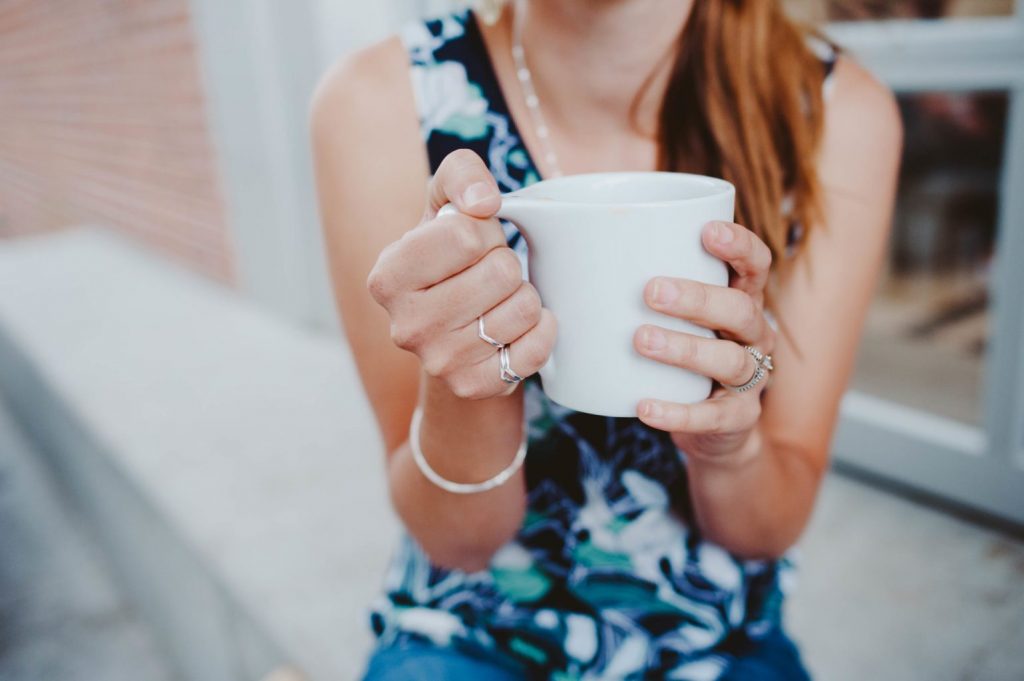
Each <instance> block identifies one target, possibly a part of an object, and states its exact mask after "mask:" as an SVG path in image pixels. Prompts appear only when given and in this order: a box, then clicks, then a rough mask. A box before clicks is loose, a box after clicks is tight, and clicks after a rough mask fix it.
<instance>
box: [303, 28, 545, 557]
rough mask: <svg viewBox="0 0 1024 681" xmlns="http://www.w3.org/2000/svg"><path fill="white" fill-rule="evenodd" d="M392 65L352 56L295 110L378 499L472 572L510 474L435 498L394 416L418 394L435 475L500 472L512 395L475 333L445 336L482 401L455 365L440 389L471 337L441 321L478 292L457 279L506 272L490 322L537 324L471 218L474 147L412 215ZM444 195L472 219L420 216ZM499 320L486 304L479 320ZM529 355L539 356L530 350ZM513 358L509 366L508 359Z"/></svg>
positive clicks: (500, 521) (412, 175)
mask: <svg viewBox="0 0 1024 681" xmlns="http://www.w3.org/2000/svg"><path fill="white" fill-rule="evenodd" d="M407 70H408V62H407V57H406V54H405V51H404V48H403V47H402V45H401V44H400V42H399V41H398V40H397V39H392V40H389V41H386V42H384V43H381V44H379V45H376V46H374V47H371V48H369V49H367V50H364V51H362V52H360V53H358V54H356V55H354V56H353V57H352V58H350V59H349V60H347V61H346V62H344V63H343V64H341V65H340V66H339V67H337V68H335V69H334V70H333V71H332V72H331V73H329V74H328V75H327V77H326V78H325V79H324V81H323V82H322V83H321V85H320V87H319V89H318V91H317V93H316V96H315V98H314V101H313V107H312V117H311V130H312V142H313V150H314V157H315V164H316V177H317V187H318V193H319V198H320V208H321V218H322V222H323V227H324V233H325V236H326V245H327V252H328V257H329V262H330V270H331V276H332V279H333V282H334V288H335V298H336V301H337V303H338V306H339V310H340V313H341V317H342V320H343V322H344V327H345V332H346V336H347V337H348V340H349V343H350V345H351V347H352V351H353V353H354V356H355V360H356V364H357V366H358V369H359V373H360V376H361V378H362V382H363V385H364V387H365V389H366V393H367V395H368V397H369V399H370V403H371V405H372V406H373V409H374V412H375V414H376V416H377V421H378V424H379V426H380V429H381V433H382V435H383V440H384V445H385V449H386V451H387V458H388V466H387V476H388V486H389V491H390V495H391V499H392V503H393V505H394V507H395V509H396V510H397V512H398V514H399V516H400V517H401V519H402V521H403V522H404V524H405V526H406V528H407V529H408V530H409V532H410V534H411V535H412V536H413V537H414V538H415V539H416V540H417V541H418V543H419V544H420V545H421V546H422V547H423V548H424V550H425V551H426V552H427V553H428V554H429V555H430V556H431V558H432V560H434V561H435V562H436V563H438V564H441V565H445V566H448V567H454V568H461V569H465V570H475V569H480V568H482V567H484V566H485V565H486V563H487V561H488V559H489V558H490V556H491V554H492V553H493V552H494V551H495V550H496V549H497V548H498V547H499V546H501V545H502V544H503V543H505V542H506V541H507V540H508V539H509V538H511V537H512V536H513V535H514V533H515V532H516V531H517V529H518V528H519V525H520V523H521V520H522V515H523V513H524V511H525V490H524V483H523V479H522V472H521V471H520V472H519V474H518V475H517V476H516V477H515V478H513V479H512V480H510V481H509V482H507V483H506V484H505V485H503V486H501V487H499V488H497V489H494V490H491V491H489V492H485V493H481V494H474V495H455V494H451V493H448V492H445V491H443V490H441V489H440V488H438V487H436V486H434V485H433V484H432V483H430V482H429V481H428V480H427V479H426V478H424V477H423V475H422V474H421V473H420V471H419V470H418V469H417V468H416V466H415V464H414V462H413V461H412V457H411V456H410V452H409V448H408V442H407V438H408V431H409V422H410V417H411V414H412V411H413V409H414V407H415V406H416V404H417V402H419V403H420V404H421V405H422V407H423V423H422V427H421V438H420V439H421V445H422V449H423V451H424V455H425V456H426V457H427V459H428V460H429V461H430V463H431V465H432V466H433V467H434V468H435V470H437V471H438V472H439V473H441V474H442V475H444V476H445V477H447V478H449V479H451V480H457V481H466V482H469V481H477V480H481V479H486V478H489V477H491V476H493V475H494V474H495V473H497V472H498V471H500V470H502V469H504V468H505V467H506V466H507V465H508V464H509V462H511V461H512V459H513V457H514V453H515V451H516V448H517V447H518V445H519V442H520V439H521V436H522V409H523V405H522V391H521V390H516V391H514V392H508V391H505V390H504V389H505V388H507V386H502V384H501V382H500V380H499V379H498V369H497V355H496V353H494V354H493V359H492V358H491V356H490V354H488V353H487V350H488V348H487V347H485V344H484V343H483V341H480V340H479V339H475V338H474V339H472V340H463V341H461V342H462V343H464V344H465V347H466V350H465V351H464V353H463V354H467V353H469V354H472V353H475V354H476V356H478V357H480V361H481V362H482V363H486V365H484V364H481V366H480V367H479V372H478V375H479V376H484V377H486V378H487V379H492V378H493V381H494V382H495V383H496V384H497V386H499V387H500V389H501V390H503V391H504V394H496V391H497V389H493V390H492V392H494V393H495V394H494V396H490V397H487V396H484V397H483V398H481V395H483V394H484V393H482V392H481V386H480V385H476V386H475V385H474V384H473V380H472V376H470V378H469V380H467V379H466V377H465V376H466V371H463V372H462V374H460V375H461V376H462V378H460V379H459V381H461V382H459V381H455V382H454V383H453V380H451V377H450V371H449V370H450V369H453V367H451V366H448V365H453V364H458V363H459V362H460V361H461V360H460V359H459V356H457V355H456V354H453V353H454V351H449V350H451V348H452V343H455V342H458V338H465V337H467V336H468V335H472V336H475V331H473V330H472V329H467V328H456V327H457V326H458V324H456V323H455V321H454V320H453V319H452V318H451V317H450V316H449V317H443V315H446V314H449V313H452V314H454V313H455V312H458V311H459V308H458V305H459V304H460V302H461V303H465V304H468V302H469V301H470V300H471V299H473V298H474V296H475V297H477V298H480V299H481V300H483V298H482V297H481V296H483V295H485V294H487V293H488V292H487V291H484V290H483V289H485V288H486V287H484V286H476V287H472V286H470V290H471V291H473V294H472V295H467V294H465V293H464V291H465V289H466V284H465V282H462V280H465V279H472V278H473V277H477V280H478V281H486V282H488V285H490V286H493V285H496V284H494V282H499V283H500V282H506V283H507V285H508V286H509V287H510V288H512V289H515V291H516V294H515V295H514V296H513V295H510V296H508V298H506V299H505V300H503V301H502V302H501V305H502V306H504V307H502V308H500V309H502V310H505V313H504V314H505V319H506V320H511V319H513V317H515V323H516V324H519V325H520V326H522V325H524V324H526V323H527V322H530V321H531V320H530V319H529V317H531V316H535V317H536V319H532V323H531V324H530V325H529V326H527V327H525V328H529V327H530V326H533V325H534V324H537V321H538V319H539V318H540V302H539V297H536V295H535V291H533V290H532V287H530V286H529V284H526V283H523V282H522V281H521V271H520V269H519V264H518V259H516V258H515V257H514V255H512V257H510V255H511V254H510V252H509V253H502V252H500V251H508V249H507V247H505V243H504V237H503V235H502V233H501V228H500V226H498V224H497V222H496V221H494V220H487V218H489V217H490V215H491V214H492V213H493V212H494V210H496V209H497V206H498V203H499V202H498V200H497V198H496V197H497V187H496V186H494V183H493V178H491V177H490V174H489V173H487V171H486V167H484V166H483V164H482V162H480V161H479V159H478V158H476V157H475V155H473V158H467V157H465V156H460V157H458V158H455V160H454V161H453V162H451V163H449V162H448V161H447V160H446V165H447V166H448V169H447V170H446V171H445V173H444V175H445V177H446V178H447V179H446V181H443V182H439V181H434V182H433V183H432V184H431V187H432V188H431V196H430V199H431V200H430V204H429V205H428V206H427V210H426V211H425V210H424V205H425V203H427V202H428V194H427V192H426V191H425V189H426V188H427V186H428V179H429V169H428V163H427V159H426V155H425V151H424V144H423V140H422V138H421V137H420V132H419V129H418V125H417V115H416V111H415V106H414V102H413V97H412V91H411V86H410V82H409V77H408V72H407ZM474 159H475V161H474ZM441 175H442V172H441V170H439V171H438V176H441ZM480 182H485V183H489V184H490V186H491V189H492V194H493V196H489V197H484V198H483V199H481V200H479V201H477V202H475V203H472V204H467V202H466V201H465V200H463V192H464V191H465V190H466V189H467V188H468V187H470V186H471V185H474V184H479V183H480ZM447 200H451V201H453V202H454V203H456V205H457V206H459V207H460V209H462V211H463V212H464V213H468V214H470V215H472V216H474V218H463V217H461V216H453V217H451V218H441V219H431V218H433V213H434V212H436V209H437V207H438V205H440V203H443V202H445V201H447ZM417 223H419V225H418V226H417ZM414 226H415V229H414ZM382 252H386V253H385V255H382ZM431 254H434V255H431ZM457 256H465V257H466V258H467V260H466V264H469V265H470V267H468V268H466V269H465V270H463V271H459V269H460V267H461V266H455V264H454V261H453V264H452V265H451V271H453V272H458V273H457V274H454V275H452V276H450V277H449V278H448V279H446V280H445V281H444V282H442V283H441V284H439V285H437V286H433V287H427V286H425V285H424V284H425V282H420V285H423V286H422V290H417V286H419V285H416V286H413V285H409V286H407V285H406V284H407V283H408V282H407V281H406V280H405V279H406V278H409V277H413V278H414V277H416V276H417V275H418V274H422V275H423V276H428V273H427V271H428V270H437V269H438V268H441V267H444V266H445V260H446V258H455V257H457ZM510 263H511V264H510ZM512 265H514V270H510V268H511V267H512ZM371 272H372V274H371ZM513 275H514V276H513ZM460 277H461V279H460ZM510 277H511V279H510ZM460 282H462V283H460ZM369 289H372V293H373V295H371V290H369ZM407 289H408V290H407ZM501 295H502V296H504V295H505V294H504V293H502V294H501ZM375 297H376V300H375ZM497 300H501V297H499V298H498V299H497ZM497 300H496V301H495V302H497ZM382 301H384V302H387V303H389V304H391V308H390V309H388V308H386V307H385V306H383V305H384V303H383V302H382ZM534 305H535V306H536V309H534ZM396 308H403V309H396ZM486 309H487V308H486V307H485V308H484V309H483V310H480V311H479V312H473V313H471V314H470V313H467V314H466V315H465V316H466V318H467V319H469V318H470V317H472V321H475V315H476V314H480V313H482V312H484V311H486ZM509 313H511V315H510V314H509ZM431 314H434V316H433V317H431V316H430V315H431ZM501 314H502V313H495V315H494V316H495V324H497V323H498V321H497V319H498V318H499V317H500V316H501ZM549 314H550V313H548V315H549ZM517 315H518V316H517ZM491 318H492V317H491V316H488V320H489V321H490V320H491ZM462 321H463V322H465V321H466V320H462ZM460 323H461V322H460ZM511 323H512V322H511V321H506V329H505V330H506V332H510V330H511V329H512V328H513V327H512V326H508V324H511ZM552 323H553V320H548V322H547V324H546V325H545V326H544V328H542V329H540V331H538V330H537V328H536V327H535V328H533V329H532V330H531V331H530V333H531V334H533V336H545V337H550V339H551V342H553V337H554V329H553V326H552V325H551V324H552ZM462 326H463V327H464V326H466V325H465V324H462ZM399 327H400V328H399ZM431 329H433V331H431ZM488 330H489V331H490V330H491V325H490V324H489V325H488ZM498 330H500V329H498ZM498 330H493V331H492V333H497V331H498ZM446 332H448V335H447V336H445V337H444V338H441V337H440V336H441V335H442V334H444V333H446ZM516 333H519V332H518V331H517V332H516ZM457 334H461V335H460V336H458V337H456V336H457ZM449 337H450V338H449ZM513 337H515V336H513ZM396 340H397V341H398V343H399V344H400V345H402V346H403V347H404V348H405V349H400V348H399V347H398V346H397V345H396V342H395V341H396ZM517 342H518V343H520V345H519V347H521V348H524V349H525V348H530V347H540V348H541V349H543V347H541V346H542V345H543V343H542V344H539V345H538V344H537V343H535V342H533V343H531V342H530V341H526V340H523V341H517ZM424 348H426V349H424ZM406 350H409V351H408V352H407V351H406ZM414 353H419V354H414ZM424 354H429V356H430V357H431V361H430V362H429V364H430V366H429V367H428V368H429V371H428V370H425V369H424V363H423V362H421V359H422V358H421V356H420V355H424ZM534 354H537V355H538V357H537V360H538V361H540V362H543V359H544V357H545V356H546V355H545V353H541V352H536V353H534ZM456 360H458V361H456ZM520 360H521V361H525V354H524V353H520ZM492 361H493V364H494V366H493V372H492V371H489V369H491V368H492V367H490V363H491V362H492ZM467 363H468V362H467ZM538 366H539V365H538ZM458 368H459V367H454V369H458ZM528 368H529V367H528V366H525V365H524V366H523V370H526V369H528ZM453 384H454V385H456V386H457V390H453V389H452V385H453ZM486 387H487V388H488V389H491V386H489V385H488V386H486ZM485 392H486V391H485ZM341 407H342V405H339V408H341ZM354 454H355V455H363V456H368V455H370V453H369V452H357V453H354Z"/></svg>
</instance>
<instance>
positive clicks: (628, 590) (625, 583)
mask: <svg viewBox="0 0 1024 681" xmlns="http://www.w3.org/2000/svg"><path fill="white" fill-rule="evenodd" d="M572 591H573V593H575V594H576V595H577V596H578V597H580V598H581V599H583V600H584V601H586V602H587V603H590V604H591V605H593V606H594V607H596V608H603V607H611V608H615V607H619V608H621V607H623V605H627V604H628V607H629V608H630V609H633V610H637V611H640V612H644V613H647V614H651V615H653V614H661V613H668V614H674V615H683V616H685V615H686V613H684V612H683V611H682V610H680V609H679V608H677V607H675V606H674V605H672V604H671V603H667V602H665V601H663V600H661V599H660V598H658V595H657V591H656V589H655V587H654V585H653V584H649V583H647V582H642V581H640V580H639V579H636V578H634V577H630V576H628V575H624V574H589V575H587V576H585V577H584V578H583V579H581V580H580V581H579V583H577V584H575V585H573V587H572Z"/></svg>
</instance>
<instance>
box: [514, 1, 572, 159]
mask: <svg viewBox="0 0 1024 681" xmlns="http://www.w3.org/2000/svg"><path fill="white" fill-rule="evenodd" d="M525 14H526V1H525V0H516V3H515V6H514V7H513V12H512V61H513V63H514V64H515V67H516V77H517V78H518V79H519V87H520V89H521V90H522V93H523V99H525V100H526V110H527V111H529V112H530V118H531V119H532V121H533V132H534V134H535V135H536V136H537V140H538V141H539V142H540V146H541V153H542V154H543V155H544V163H545V164H546V165H547V167H548V169H549V170H550V172H549V173H548V175H549V176H550V177H561V176H562V169H561V167H560V166H559V165H558V155H557V154H556V153H555V149H554V147H553V146H552V145H551V129H550V128H549V127H548V125H547V122H546V121H545V120H544V112H543V111H542V110H541V108H540V98H539V97H537V90H536V89H534V87H533V74H532V73H530V67H529V66H527V65H526V52H525V50H523V16H524V15H525Z"/></svg>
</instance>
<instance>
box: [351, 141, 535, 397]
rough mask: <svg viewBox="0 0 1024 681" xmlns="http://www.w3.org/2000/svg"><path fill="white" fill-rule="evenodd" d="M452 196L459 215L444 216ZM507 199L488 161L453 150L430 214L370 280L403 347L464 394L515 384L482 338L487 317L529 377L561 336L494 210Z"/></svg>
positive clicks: (492, 332) (386, 255)
mask: <svg viewBox="0 0 1024 681" xmlns="http://www.w3.org/2000/svg"><path fill="white" fill-rule="evenodd" d="M448 202H451V203H453V204H455V206H456V207H457V208H458V209H459V212H460V213H461V214H458V215H445V216H443V217H437V211H438V209H440V207H441V206H443V205H444V204H446V203H448ZM500 205H501V199H500V196H499V193H498V187H497V185H496V184H495V182H494V178H493V177H492V176H491V174H490V172H488V170H487V167H486V166H485V165H484V163H483V161H482V160H481V158H480V157H479V156H477V155H476V154H475V153H473V152H471V151H468V150H460V151H455V152H452V153H451V154H449V155H448V157H447V158H445V159H444V161H443V162H442V163H441V165H440V167H439V168H438V170H437V173H436V174H435V175H434V177H433V179H432V180H431V182H430V199H429V203H428V205H427V209H426V211H425V213H424V216H423V219H422V221H421V222H420V224H419V225H417V226H416V227H415V228H413V229H411V230H410V231H408V232H406V233H405V234H404V235H403V236H402V238H400V239H399V240H398V241H395V242H394V243H392V244H390V245H389V246H387V247H386V248H385V249H384V250H383V251H382V252H381V254H380V256H379V257H378V259H377V262H376V264H375V265H374V267H373V269H372V271H371V272H370V275H369V277H368V278H367V281H366V285H367V288H368V289H369V291H370V293H371V295H372V296H373V298H374V300H376V301H377V302H378V303H379V304H380V305H381V306H383V307H384V308H385V309H386V310H387V312H388V315H389V316H390V318H391V339H392V341H393V342H394V343H395V345H397V346H398V347H400V348H402V349H404V350H408V351H409V352H412V353H414V354H415V355H417V356H418V357H419V359H420V363H421V365H422V368H423V370H424V371H425V372H426V373H427V374H428V375H429V376H433V377H436V378H439V379H441V380H442V381H443V382H444V383H445V384H446V385H447V386H448V388H449V389H450V390H451V391H452V392H453V393H454V394H455V395H457V396H458V397H462V398H466V399H484V398H488V397H496V396H499V395H507V394H510V393H512V392H513V391H514V390H515V388H516V385H515V384H508V383H505V382H504V381H502V380H501V378H500V367H499V358H498V353H497V352H496V351H495V348H494V347H493V346H491V345H489V344H488V343H486V342H484V341H483V340H481V339H480V337H479V336H478V335H477V318H478V317H479V316H480V315H483V316H484V323H485V326H486V331H487V334H488V335H489V336H491V337H492V338H494V339H495V340H497V341H499V342H501V343H505V344H509V343H513V341H514V345H513V347H511V355H510V359H511V362H512V368H513V369H514V370H515V371H516V373H518V374H519V375H520V376H523V377H524V378H525V377H526V376H529V375H531V374H533V373H535V372H536V371H538V370H539V369H540V367H541V366H543V364H544V362H545V361H546V360H547V357H548V355H549V354H550V353H551V349H552V348H553V347H554V342H555V319H554V316H553V315H552V314H551V312H550V311H549V310H546V309H543V308H542V307H541V304H540V296H539V295H538V294H537V290H536V289H535V288H534V287H533V286H532V285H531V284H530V283H529V282H526V281H524V280H523V272H522V265H521V264H520V262H519V257H518V256H517V255H516V254H515V252H514V251H513V250H512V249H511V248H509V247H508V246H507V245H506V243H505V235H504V232H503V231H502V229H501V225H500V224H499V223H498V220H497V219H496V218H494V217H493V216H494V213H495V212H496V211H497V210H498V208H499V206H500Z"/></svg>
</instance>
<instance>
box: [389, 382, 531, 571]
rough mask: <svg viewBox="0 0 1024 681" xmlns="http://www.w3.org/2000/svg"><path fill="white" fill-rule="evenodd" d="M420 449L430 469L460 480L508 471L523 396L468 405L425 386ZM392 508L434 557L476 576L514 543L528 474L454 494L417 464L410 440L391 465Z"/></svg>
mask: <svg viewBox="0 0 1024 681" xmlns="http://www.w3.org/2000/svg"><path fill="white" fill-rule="evenodd" d="M420 385H421V388H420V405H421V406H422V408H423V420H422V424H421V426H420V440H419V441H420V448H421V449H422V451H423V454H424V457H425V458H426V460H427V461H428V462H429V464H430V466H431V468H433V469H434V470H435V471H437V472H438V473H439V474H440V475H442V476H443V477H445V478H447V479H449V480H453V481H457V482H479V481H482V480H486V479H489V478H491V477H493V476H494V475H495V474H497V473H498V472H499V471H501V470H504V469H505V468H506V467H507V466H508V465H509V464H510V463H511V462H512V460H513V458H514V457H515V452H516V449H517V448H518V447H519V443H520V442H521V440H522V437H523V431H522V424H523V398H522V390H516V391H515V392H514V393H512V394H511V395H508V396H503V397H493V398H489V399H483V400H466V399H462V398H459V397H457V396H455V395H454V394H453V393H452V392H451V391H450V390H449V389H448V387H447V386H446V385H445V384H444V383H443V382H441V381H439V380H437V379H433V378H431V377H429V376H426V375H424V376H423V377H422V380H421V382H420ZM388 483H389V488H390V493H391V499H392V503H393V505H394V507H395V510H396V511H397V512H398V515H399V517H400V518H401V519H402V521H403V522H404V524H405V526H406V528H407V529H408V531H409V533H410V534H411V535H412V536H413V537H414V538H415V539H416V541H417V542H418V543H419V544H420V546H421V547H422V548H423V549H424V550H425V551H426V552H427V554H428V555H429V556H430V557H431V559H432V560H433V561H434V562H435V563H437V564H439V565H443V566H446V567H452V568H459V569H463V570H469V571H473V570H478V569H482V568H484V567H486V565H487V562H488V561H489V559H490V557H491V556H492V555H493V554H494V552H495V551H496V550H497V549H498V548H499V547H500V546H501V545H502V544H504V543H505V542H507V541H508V540H509V539H511V538H512V537H513V536H514V535H515V533H516V531H517V530H518V529H519V526H520V524H521V523H522V518H523V514H524V513H525V510H526V491H525V480H524V477H523V470H522V469H520V470H519V471H518V472H517V473H516V475H515V476H513V477H512V479H510V480H509V481H508V482H506V483H505V484H503V485H501V486H499V487H497V488H495V489H493V490H490V491H487V492H482V493H478V494H453V493H451V492H447V491H445V490H443V489H441V488H439V487H437V486H436V485H434V484H433V483H431V482H430V481H429V480H427V479H426V478H425V477H424V475H423V473H422V472H421V471H420V470H419V468H418V467H417V466H416V463H415V462H414V461H413V458H412V454H411V452H410V450H409V443H408V441H405V442H404V443H403V444H402V445H401V446H400V447H398V448H397V449H396V450H395V451H394V452H393V453H392V455H391V457H390V459H389V462H388Z"/></svg>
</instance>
